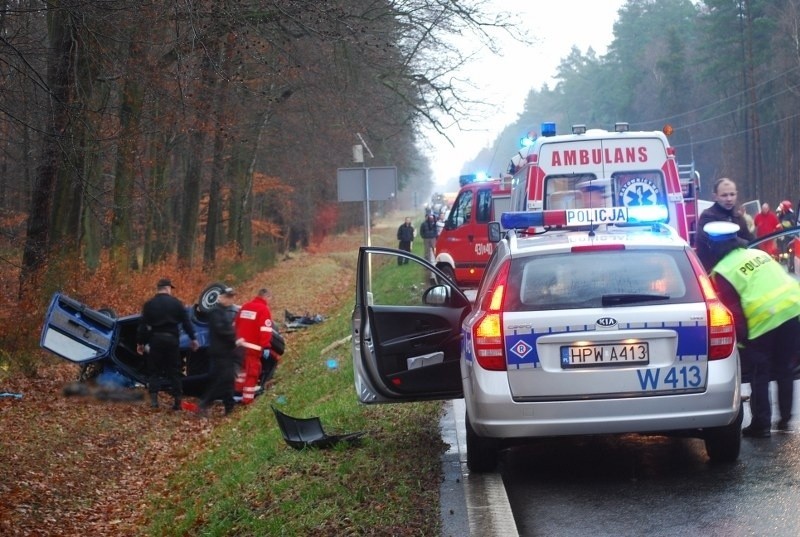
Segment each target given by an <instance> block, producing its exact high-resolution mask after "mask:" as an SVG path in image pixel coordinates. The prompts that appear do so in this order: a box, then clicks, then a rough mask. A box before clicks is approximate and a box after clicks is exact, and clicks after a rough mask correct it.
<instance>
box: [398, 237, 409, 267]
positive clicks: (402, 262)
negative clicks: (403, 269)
mask: <svg viewBox="0 0 800 537" xmlns="http://www.w3.org/2000/svg"><path fill="white" fill-rule="evenodd" d="M397 249H398V250H405V251H406V252H410V251H411V241H400V245H399V246H398V247H397ZM406 263H408V259H407V258H405V257H398V258H397V264H398V265H405V264H406Z"/></svg>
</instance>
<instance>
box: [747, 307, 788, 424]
mask: <svg viewBox="0 0 800 537" xmlns="http://www.w3.org/2000/svg"><path fill="white" fill-rule="evenodd" d="M798 334H800V321H798V320H797V318H792V319H790V320H788V321H786V322H785V323H783V324H782V325H780V326H779V327H777V328H775V329H773V330H770V331H769V332H767V333H766V334H763V335H761V336H759V337H757V338H755V339H753V340H750V341H748V342H747V344H746V345H745V348H744V349H742V361H743V362H746V364H747V366H748V367H749V368H750V370H751V377H750V390H751V392H750V411H751V412H752V414H753V420H752V422H751V426H752V427H753V428H754V429H769V428H770V427H771V426H772V406H771V403H770V398H769V383H770V380H775V382H776V383H777V384H778V410H779V411H780V414H781V417H780V419H781V420H782V421H787V422H788V421H789V420H790V419H791V418H792V398H793V397H794V367H795V365H796V364H797V358H798Z"/></svg>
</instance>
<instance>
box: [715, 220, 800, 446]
mask: <svg viewBox="0 0 800 537" xmlns="http://www.w3.org/2000/svg"><path fill="white" fill-rule="evenodd" d="M704 230H705V232H706V233H707V235H708V237H709V239H710V240H711V247H710V252H709V253H710V257H709V259H710V261H711V262H712V263H713V268H712V270H711V279H712V281H713V282H714V285H715V287H716V289H717V291H718V293H719V297H720V300H722V302H723V303H724V304H725V306H726V307H727V308H728V309H729V310H730V311H731V313H732V314H733V318H734V324H735V326H736V339H737V341H738V343H739V347H740V353H741V356H742V366H743V367H742V369H744V370H749V371H750V388H751V393H750V410H751V412H752V415H753V418H752V420H751V421H750V424H749V425H748V426H747V427H745V428H744V429H742V435H744V436H749V437H753V438H768V437H769V436H770V435H771V428H772V406H771V403H770V397H769V383H770V379H775V380H776V382H777V384H778V409H779V411H780V420H779V421H778V424H777V428H778V430H779V431H787V430H789V429H790V420H791V419H792V401H793V397H794V367H795V365H796V364H797V359H798V354H800V347H799V346H798V345H800V320H798V316H800V282H798V281H797V280H796V279H794V277H792V276H791V275H790V274H788V273H787V272H786V270H785V269H784V268H783V267H782V266H781V265H780V263H778V262H777V261H775V260H774V259H773V258H772V257H771V256H770V255H769V254H767V253H766V252H763V251H762V250H759V249H755V248H754V249H746V248H744V244H743V242H744V241H742V239H740V238H739V237H738V236H737V233H738V231H739V229H738V225H737V224H733V223H730V222H711V223H709V224H706V225H705V226H704Z"/></svg>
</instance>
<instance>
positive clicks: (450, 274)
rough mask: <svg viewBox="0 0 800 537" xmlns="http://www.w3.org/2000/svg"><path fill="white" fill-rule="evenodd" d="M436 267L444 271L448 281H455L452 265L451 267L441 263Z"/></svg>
mask: <svg viewBox="0 0 800 537" xmlns="http://www.w3.org/2000/svg"><path fill="white" fill-rule="evenodd" d="M438 268H439V270H441V271H442V272H444V275H445V276H447V277H448V278H450V281H452V282H453V283H456V273H455V271H454V270H453V267H451V266H450V265H441V266H439V267H438ZM439 283H447V282H444V281H441V282H439Z"/></svg>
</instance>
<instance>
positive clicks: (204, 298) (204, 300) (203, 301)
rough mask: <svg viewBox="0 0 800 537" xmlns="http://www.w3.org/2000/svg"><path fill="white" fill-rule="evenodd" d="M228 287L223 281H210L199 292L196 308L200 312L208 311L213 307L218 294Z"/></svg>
mask: <svg viewBox="0 0 800 537" xmlns="http://www.w3.org/2000/svg"><path fill="white" fill-rule="evenodd" d="M226 287H228V286H227V285H225V284H224V283H219V282H216V283H212V284H211V285H209V286H208V287H206V288H205V289H203V292H202V293H200V299H199V300H198V301H197V310H198V311H199V312H200V313H208V312H209V311H211V310H212V309H213V308H214V305H215V304H216V303H217V300H218V299H219V295H221V294H222V292H223V291H224V290H225V288H226Z"/></svg>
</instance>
